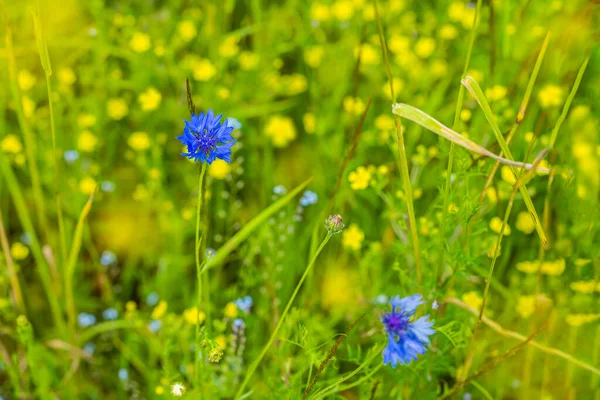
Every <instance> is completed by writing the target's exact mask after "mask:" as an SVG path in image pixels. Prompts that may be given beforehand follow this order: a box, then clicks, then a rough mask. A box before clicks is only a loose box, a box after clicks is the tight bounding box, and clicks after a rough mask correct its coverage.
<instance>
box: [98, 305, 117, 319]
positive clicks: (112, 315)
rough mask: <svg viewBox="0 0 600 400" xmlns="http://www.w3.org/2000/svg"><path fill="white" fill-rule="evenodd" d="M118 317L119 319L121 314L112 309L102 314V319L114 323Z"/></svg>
mask: <svg viewBox="0 0 600 400" xmlns="http://www.w3.org/2000/svg"><path fill="white" fill-rule="evenodd" d="M118 317H119V312H118V311H117V310H115V309H114V308H112V307H111V308H107V309H106V310H104V311H103V312H102V318H104V319H105V320H107V321H114V320H115V319H117V318H118Z"/></svg>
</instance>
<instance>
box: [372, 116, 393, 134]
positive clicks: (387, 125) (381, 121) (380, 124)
mask: <svg viewBox="0 0 600 400" xmlns="http://www.w3.org/2000/svg"><path fill="white" fill-rule="evenodd" d="M375 127H376V128H377V129H379V130H382V131H391V130H392V129H394V128H395V127H396V125H395V124H394V118H392V117H391V116H390V115H388V114H381V115H380V116H378V117H377V118H375Z"/></svg>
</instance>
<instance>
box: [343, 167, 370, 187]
mask: <svg viewBox="0 0 600 400" xmlns="http://www.w3.org/2000/svg"><path fill="white" fill-rule="evenodd" d="M348 181H349V182H350V187H351V188H352V189H353V190H362V189H366V188H367V187H369V182H370V181H371V173H370V172H369V171H368V170H367V169H366V168H365V167H363V166H360V167H358V168H356V170H355V171H352V172H350V174H348Z"/></svg>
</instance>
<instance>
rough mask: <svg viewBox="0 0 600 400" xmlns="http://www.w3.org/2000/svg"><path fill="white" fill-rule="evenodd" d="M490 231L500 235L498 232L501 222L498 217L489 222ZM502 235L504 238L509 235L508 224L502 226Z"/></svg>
mask: <svg viewBox="0 0 600 400" xmlns="http://www.w3.org/2000/svg"><path fill="white" fill-rule="evenodd" d="M490 229H491V230H493V231H494V232H496V233H500V230H501V229H502V220H501V219H500V218H498V217H494V218H492V220H491V221H490ZM502 234H503V235H504V236H508V235H510V226H508V224H506V226H504V232H502Z"/></svg>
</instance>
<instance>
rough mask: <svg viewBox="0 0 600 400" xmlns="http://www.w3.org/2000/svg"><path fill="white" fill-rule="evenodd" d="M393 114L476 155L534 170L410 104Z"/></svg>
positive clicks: (399, 106)
mask: <svg viewBox="0 0 600 400" xmlns="http://www.w3.org/2000/svg"><path fill="white" fill-rule="evenodd" d="M392 112H393V113H394V114H396V115H398V116H400V117H402V118H406V119H409V120H411V121H413V122H416V123H417V124H419V125H421V126H422V127H424V128H426V129H428V130H430V131H431V132H433V133H437V134H438V135H440V136H441V137H443V138H445V139H447V140H449V141H451V142H453V143H456V144H457V145H459V146H461V147H463V148H465V149H467V150H470V151H472V152H474V153H477V154H479V155H482V156H485V157H490V158H493V159H494V160H496V161H498V162H501V163H503V164H506V165H510V166H512V167H516V168H523V167H524V168H525V169H526V170H530V169H532V168H534V166H533V164H529V163H522V162H519V161H513V160H509V159H506V158H503V157H500V156H498V155H496V154H494V153H492V152H491V151H489V150H488V149H486V148H485V147H483V146H480V145H478V144H477V143H475V142H474V141H472V140H470V139H467V138H466V137H464V136H462V135H461V134H460V133H458V132H456V131H453V130H452V129H450V128H448V127H447V126H446V125H444V124H442V123H441V122H439V121H438V120H436V119H435V118H433V117H431V116H430V115H428V114H426V113H424V112H423V111H421V110H419V109H418V108H415V107H413V106H409V105H408V104H402V103H399V104H394V105H393V106H392ZM537 170H538V171H540V172H546V173H548V172H550V171H549V170H548V169H547V168H542V167H537Z"/></svg>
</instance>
